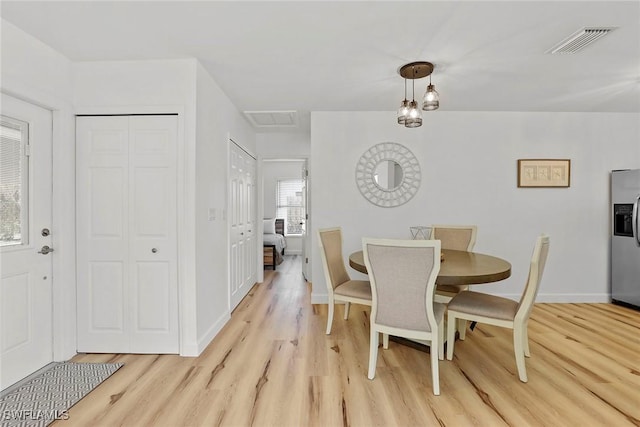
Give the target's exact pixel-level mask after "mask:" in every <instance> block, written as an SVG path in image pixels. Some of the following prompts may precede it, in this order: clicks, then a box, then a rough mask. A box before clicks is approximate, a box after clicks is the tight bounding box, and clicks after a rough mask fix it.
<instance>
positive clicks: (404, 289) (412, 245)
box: [362, 238, 445, 395]
mask: <svg viewBox="0 0 640 427" xmlns="http://www.w3.org/2000/svg"><path fill="white" fill-rule="evenodd" d="M362 250H363V254H364V262H365V264H366V266H367V272H368V274H369V281H370V282H371V294H372V305H371V316H370V318H369V324H370V335H371V337H370V341H369V372H368V377H369V379H374V378H375V374H376V363H377V359H378V336H379V333H383V334H385V335H395V336H401V337H405V338H411V339H418V340H426V341H430V344H431V351H430V353H431V377H432V386H433V394H435V395H438V394H440V380H439V370H438V359H440V360H442V359H444V326H443V322H444V311H445V305H444V304H438V303H434V301H433V295H434V292H435V283H436V277H437V276H438V272H439V271H440V242H439V241H437V240H392V239H372V238H364V239H362Z"/></svg>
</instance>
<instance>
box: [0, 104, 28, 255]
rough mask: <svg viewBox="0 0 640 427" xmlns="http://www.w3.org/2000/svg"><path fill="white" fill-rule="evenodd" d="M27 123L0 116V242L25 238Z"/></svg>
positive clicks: (6, 243) (16, 242)
mask: <svg viewBox="0 0 640 427" xmlns="http://www.w3.org/2000/svg"><path fill="white" fill-rule="evenodd" d="M28 138H29V125H28V124H27V123H25V122H22V121H20V120H15V119H12V118H9V117H6V116H0V246H13V245H23V244H27V243H29V242H28V236H29V233H28V231H29V230H28V226H27V224H28V223H29V222H28V214H29V209H28V206H27V201H28V200H29V192H28V191H29V181H28V179H29V161H28V156H27V154H28V152H27V149H28V141H29V139H28Z"/></svg>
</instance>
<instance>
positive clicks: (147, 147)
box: [76, 116, 179, 353]
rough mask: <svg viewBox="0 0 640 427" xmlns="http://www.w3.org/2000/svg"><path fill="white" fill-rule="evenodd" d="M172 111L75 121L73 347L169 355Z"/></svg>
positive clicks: (172, 331) (173, 326)
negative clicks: (75, 326)
mask: <svg viewBox="0 0 640 427" xmlns="http://www.w3.org/2000/svg"><path fill="white" fill-rule="evenodd" d="M176 138H177V118H176V116H113V117H109V116H102V117H78V118H77V120H76V146H77V148H76V153H77V154H76V163H77V168H76V169H77V170H76V182H77V185H76V188H77V192H76V203H77V207H76V209H77V259H78V263H77V268H78V295H77V301H78V308H77V312H78V351H81V352H97V353H102V352H108V353H116V352H117V353H178V352H179V341H178V308H177V307H178V290H177V236H176V234H177V224H176V221H177V217H176V208H177V206H176V166H175V159H176Z"/></svg>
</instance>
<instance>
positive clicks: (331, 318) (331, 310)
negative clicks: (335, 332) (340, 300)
mask: <svg viewBox="0 0 640 427" xmlns="http://www.w3.org/2000/svg"><path fill="white" fill-rule="evenodd" d="M328 304H329V313H328V314H327V332H326V334H327V335H330V334H331V324H332V323H333V306H334V304H333V298H332V297H331V296H329V303H328Z"/></svg>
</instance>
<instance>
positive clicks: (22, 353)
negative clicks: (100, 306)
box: [0, 94, 53, 389]
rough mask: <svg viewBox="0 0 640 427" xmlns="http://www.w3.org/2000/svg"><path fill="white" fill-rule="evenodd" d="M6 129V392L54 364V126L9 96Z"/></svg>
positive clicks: (1, 279)
mask: <svg viewBox="0 0 640 427" xmlns="http://www.w3.org/2000/svg"><path fill="white" fill-rule="evenodd" d="M0 121H1V123H0V140H1V142H0V310H1V312H0V333H1V343H0V389H5V388H7V387H8V386H10V385H11V384H13V383H15V382H17V381H19V380H21V379H22V378H24V377H26V376H27V375H29V374H31V373H33V372H34V371H37V370H38V369H40V368H42V367H43V366H45V365H46V364H48V363H50V362H51V361H52V360H53V350H52V348H53V342H52V325H51V324H52V277H51V272H52V261H51V260H52V256H53V254H51V253H49V251H50V249H51V247H52V246H53V245H52V230H51V126H52V118H51V111H48V110H45V109H43V108H40V107H37V106H35V105H33V104H29V103H27V102H24V101H20V100H18V99H16V98H13V97H11V96H8V95H4V94H3V95H2V110H1V117H0ZM47 248H49V249H47Z"/></svg>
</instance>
